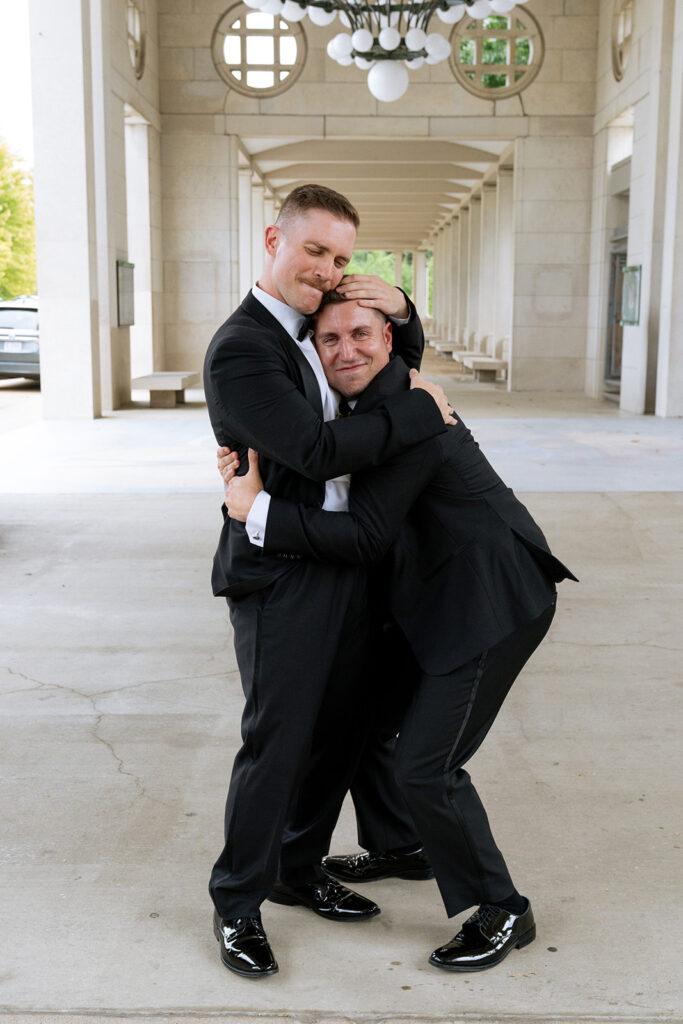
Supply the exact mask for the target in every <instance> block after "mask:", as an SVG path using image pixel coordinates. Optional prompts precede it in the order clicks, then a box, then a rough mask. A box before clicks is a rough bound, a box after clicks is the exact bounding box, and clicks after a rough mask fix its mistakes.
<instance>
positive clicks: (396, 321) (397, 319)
mask: <svg viewBox="0 0 683 1024" xmlns="http://www.w3.org/2000/svg"><path fill="white" fill-rule="evenodd" d="M389 319H390V320H391V322H392V324H393V325H394V326H395V327H404V326H405V324H409V323H410V315H408V316H404V317H401V316H390V317H389Z"/></svg>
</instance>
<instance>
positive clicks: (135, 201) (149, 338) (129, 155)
mask: <svg viewBox="0 0 683 1024" xmlns="http://www.w3.org/2000/svg"><path fill="white" fill-rule="evenodd" d="M125 130H126V134H125V144H126V224H127V233H128V259H129V261H130V262H131V263H134V264H135V271H134V277H135V323H134V324H133V326H132V327H131V328H130V372H131V377H142V376H143V375H144V374H147V373H152V372H153V370H154V369H155V366H154V338H153V312H152V220H151V208H150V175H149V171H150V166H149V138H148V132H149V124H148V122H147V121H145V119H144V118H142V117H140V116H139V115H134V114H132V113H127V114H126V129H125Z"/></svg>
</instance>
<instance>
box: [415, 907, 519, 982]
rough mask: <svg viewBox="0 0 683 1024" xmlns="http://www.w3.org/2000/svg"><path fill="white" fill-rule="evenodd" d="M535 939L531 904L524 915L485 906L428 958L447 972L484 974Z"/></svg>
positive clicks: (431, 962) (435, 965)
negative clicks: (511, 951) (512, 952)
mask: <svg viewBox="0 0 683 1024" xmlns="http://www.w3.org/2000/svg"><path fill="white" fill-rule="evenodd" d="M535 938H536V925H535V923H534V915H533V911H532V910H531V904H530V903H529V901H528V900H527V908H526V910H525V911H524V913H522V914H510V913H509V912H508V911H507V910H502V909H501V907H494V906H491V905H490V904H488V903H484V904H482V906H481V907H479V909H478V910H475V912H474V913H473V914H472V916H471V917H469V918H468V919H467V921H465V923H464V925H463V926H462V930H461V931H459V932H458V934H457V935H456V936H455V938H454V939H451V941H450V942H447V943H446V945H445V946H440V947H439V948H438V949H435V950H434V952H433V953H432V955H431V956H430V958H429V962H430V964H433V965H434V967H443V968H444V970H446V971H485V970H487V968H489V967H495V966H496V964H499V963H500V962H501V960H504V959H505V957H506V956H507V955H508V953H509V952H510V950H511V949H521V948H522V946H527V945H528V944H529V943H530V942H533V941H534V939H535Z"/></svg>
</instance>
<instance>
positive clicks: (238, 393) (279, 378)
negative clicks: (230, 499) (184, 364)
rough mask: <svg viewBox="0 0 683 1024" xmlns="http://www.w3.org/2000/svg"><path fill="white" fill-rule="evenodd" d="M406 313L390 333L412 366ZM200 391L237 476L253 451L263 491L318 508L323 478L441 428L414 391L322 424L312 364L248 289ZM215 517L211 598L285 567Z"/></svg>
mask: <svg viewBox="0 0 683 1024" xmlns="http://www.w3.org/2000/svg"><path fill="white" fill-rule="evenodd" d="M410 310H411V319H410V322H409V323H408V324H406V325H405V326H403V327H395V328H394V343H395V344H396V345H397V348H398V351H399V352H402V353H404V354H405V356H406V359H407V361H408V363H409V364H410V365H411V366H415V367H419V364H420V359H421V356H422V350H423V348H424V335H423V333H422V326H421V324H420V321H419V318H418V317H417V314H416V312H415V308H414V306H412V304H411V305H410ZM204 390H205V394H206V401H207V405H208V410H209V416H210V418H211V425H212V427H213V431H214V434H215V435H216V440H217V441H218V443H219V444H220V445H229V446H230V448H232V449H233V450H234V451H236V452H237V453H238V454H239V457H240V463H241V466H240V472H241V473H245V472H246V471H247V469H248V463H247V448H248V447H251V448H255V449H256V450H257V451H258V452H259V455H260V459H259V465H260V467H261V473H262V475H263V480H264V485H265V487H266V489H267V490H268V491H269V492H270V493H271V494H275V495H278V496H279V497H282V498H286V499H289V500H291V501H294V502H303V503H304V504H305V505H312V506H316V505H317V506H318V507H319V506H321V505H322V502H323V500H324V493H325V487H324V481H325V480H330V479H332V478H334V477H336V476H340V475H342V474H343V473H351V472H355V471H356V470H359V469H364V468H366V467H368V466H372V465H376V464H378V463H381V462H384V461H385V460H386V459H389V458H391V457H392V456H394V455H396V454H397V453H398V452H400V451H403V450H404V449H406V448H407V447H408V446H409V445H412V444H414V443H415V442H419V441H422V440H424V439H426V438H428V437H433V436H435V435H437V434H439V433H442V432H444V430H445V427H444V424H443V420H442V417H441V414H440V413H439V411H438V409H437V406H436V404H435V402H434V401H433V399H432V398H431V397H430V396H429V395H428V394H427V393H426V392H424V391H421V390H417V389H416V390H415V391H412V392H410V393H407V392H406V391H405V390H404V389H402V391H401V392H400V393H395V394H390V395H387V396H386V400H384V399H383V400H382V401H380V402H378V403H375V404H374V405H373V407H372V409H371V410H369V411H368V413H367V415H362V416H361V415H358V416H353V417H347V418H346V419H341V420H335V421H332V422H328V423H324V422H323V420H322V405H321V400H320V388H319V386H318V382H317V380H316V377H315V374H314V373H313V370H312V369H311V366H310V364H309V363H308V361H307V359H306V357H305V356H304V354H303V352H302V351H301V349H300V348H299V347H298V345H297V344H296V342H295V341H293V340H292V338H291V337H290V336H289V334H287V332H286V331H285V329H284V328H283V327H282V326H281V324H280V323H278V321H277V320H276V319H275V317H273V316H272V315H271V314H270V313H269V312H268V310H267V309H266V308H265V306H263V305H262V304H261V303H260V302H259V301H258V300H257V299H256V298H254V296H253V295H252V294H251V292H250V293H249V294H248V295H247V297H246V298H245V300H244V301H243V302H242V304H241V305H240V306H239V307H238V309H237V310H236V311H235V312H234V313H233V314H232V316H231V317H229V318H228V320H226V322H225V323H224V324H223V325H222V326H221V327H219V329H218V331H217V332H216V334H215V335H214V337H213V339H212V340H211V343H210V345H209V348H208V350H207V353H206V358H205V361H204ZM223 511H224V524H223V530H222V532H221V536H220V540H219V544H218V550H217V551H216V555H215V557H214V563H213V572H212V577H211V582H212V586H213V592H214V594H216V595H226V596H233V597H237V596H239V595H240V594H245V593H249V592H250V591H253V590H257V589H259V588H261V587H264V586H267V585H268V584H269V583H271V582H272V581H273V580H274V579H276V578H277V577H278V576H280V575H282V574H283V573H284V572H286V571H287V570H288V569H290V568H291V566H292V563H291V561H287V560H286V559H285V558H284V557H283V553H282V552H280V551H278V550H273V549H270V551H265V550H264V549H262V548H258V547H256V546H255V545H253V544H251V543H250V541H249V538H248V537H247V534H246V530H245V527H244V524H242V523H238V522H235V521H233V520H231V519H228V518H227V517H225V510H224V509H223Z"/></svg>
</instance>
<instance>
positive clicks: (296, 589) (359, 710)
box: [204, 185, 452, 977]
mask: <svg viewBox="0 0 683 1024" xmlns="http://www.w3.org/2000/svg"><path fill="white" fill-rule="evenodd" d="M357 222H358V215H357V213H356V212H355V210H354V209H353V207H352V206H351V204H350V203H348V200H346V199H345V198H344V197H343V196H340V195H339V194H338V193H334V192H333V191H332V190H330V189H326V188H325V187H323V186H313V185H307V186H303V187H302V188H299V189H296V190H294V193H292V195H290V196H289V197H288V199H287V200H286V201H285V203H284V204H283V211H282V213H281V215H280V217H279V218H278V221H277V223H276V224H275V225H270V226H268V227H267V228H266V231H265V248H266V254H265V264H264V270H263V274H262V275H261V277H260V279H259V282H258V284H256V285H254V287H253V288H252V290H251V292H250V293H249V295H247V297H246V298H245V299H244V301H243V302H242V304H241V306H240V307H239V309H237V310H236V311H235V312H234V313H233V314H232V316H231V317H230V318H229V319H228V320H227V321H226V322H225V323H224V324H223V325H222V326H221V327H220V328H219V329H218V331H217V332H216V334H215V336H214V338H213V340H212V341H211V344H210V345H209V348H208V351H207V354H206V359H205V367H204V386H205V392H206V399H207V405H208V410H209V415H210V417H211V423H212V426H213V429H214V433H215V435H216V439H217V440H218V443H219V444H220V445H227V446H229V447H230V448H231V449H233V450H234V451H235V452H236V454H237V455H238V456H242V458H243V461H244V467H245V469H246V457H245V456H246V450H247V447H249V446H251V447H255V448H258V449H259V451H260V452H261V453H262V455H263V459H262V471H263V475H264V480H265V481H266V482H267V486H268V489H269V491H270V492H271V493H273V494H277V495H279V496H280V497H283V498H289V499H291V500H294V501H302V502H304V503H307V504H318V505H319V506H322V507H323V508H326V509H328V510H342V509H343V508H345V507H346V499H347V495H348V482H349V477H348V474H349V473H351V472H353V471H355V470H358V469H361V468H363V467H365V466H368V465H371V464H373V463H375V462H379V461H383V460H385V459H387V458H389V457H391V456H392V455H394V454H397V453H399V452H401V451H403V450H405V449H407V448H408V447H409V446H410V445H412V444H414V443H415V442H417V441H420V440H423V439H425V438H427V437H431V436H434V435H435V434H437V433H439V432H441V431H442V430H443V429H444V423H445V422H452V418H451V416H450V411H449V407H448V403H447V399H446V397H445V395H444V393H443V391H442V390H441V389H438V388H435V386H433V385H429V384H428V383H427V382H424V381H422V380H421V379H420V378H418V379H417V380H416V382H415V384H416V388H415V389H414V390H412V391H411V392H409V393H406V394H403V395H396V396H392V397H391V398H390V399H389V400H388V401H387V402H386V403H383V404H382V405H381V406H379V407H378V408H377V409H375V410H373V411H372V412H371V413H370V414H368V415H367V416H363V417H361V416H358V417H354V418H353V420H351V419H339V420H335V417H336V413H337V397H336V395H335V394H334V393H333V392H332V390H331V389H330V387H329V385H328V384H327V381H326V380H325V376H324V373H323V371H322V366H321V364H320V360H319V358H318V356H317V353H316V352H315V349H314V347H313V344H312V342H311V341H310V339H308V338H307V337H306V331H305V326H306V316H307V315H308V314H311V313H313V312H314V311H315V310H316V309H317V308H318V306H319V305H320V301H321V299H322V297H323V295H324V294H325V293H326V292H327V291H329V290H330V289H331V288H334V287H335V286H337V285H339V284H340V282H341V279H342V275H343V273H344V269H345V267H346V266H347V264H348V262H349V261H350V259H351V255H352V253H353V247H354V242H355V236H356V225H357ZM342 287H343V288H346V289H348V290H349V293H350V294H351V295H352V296H353V297H354V298H357V299H359V300H360V301H362V302H364V303H367V304H371V305H373V306H378V307H379V308H380V309H381V310H382V311H383V313H385V314H387V315H393V316H395V317H398V318H400V319H403V320H405V319H406V317H407V318H408V319H407V322H406V323H405V324H404V326H402V327H400V328H398V329H397V344H398V347H399V348H400V349H401V351H402V352H403V353H404V354H405V355H406V358H407V360H408V362H409V363H410V364H411V365H415V364H416V362H419V356H420V354H421V351H422V347H423V345H424V338H423V336H422V330H421V327H420V324H419V320H418V319H417V316H416V314H415V311H414V308H413V307H412V306H409V304H408V301H407V299H406V297H405V295H404V294H403V292H401V291H400V289H397V288H394V287H392V286H390V285H387V284H385V282H383V281H381V280H379V279H377V278H371V277H369V278H368V277H364V276H360V277H359V276H352V277H351V278H349V279H348V280H347V281H346V282H345V284H344V285H342ZM302 328H303V330H302ZM300 338H301V340H299V339H300ZM261 529H262V526H260V525H259V511H258V509H256V510H255V511H254V515H253V516H252V517H251V520H250V521H249V522H247V523H246V525H245V526H243V525H242V524H236V523H234V522H232V521H230V520H229V519H226V521H225V523H224V526H223V531H222V533H221V538H220V542H219V545H218V550H217V552H216V556H215V558H214V566H213V574H212V584H213V590H214V593H215V594H216V595H221V596H226V597H227V599H228V605H229V608H230V618H231V621H232V624H233V628H234V631H235V649H236V654H237V661H238V666H239V670H240V675H241V679H242V686H243V689H244V693H245V698H246V706H245V710H244V715H243V718H242V739H243V744H242V747H241V749H240V751H239V752H238V754H237V756H236V758H235V762H234V766H233V771H232V777H231V781H230V788H229V792H228V798H227V803H226V815H225V836H226V842H225V847H224V849H223V852H222V853H221V855H220V857H219V858H218V861H217V862H216V864H215V866H214V869H213V872H212V876H211V882H210V892H211V896H212V899H213V901H214V905H215V908H216V912H215V917H214V930H215V934H216V937H217V938H218V939H219V941H220V942H221V959H222V961H223V963H224V965H225V966H226V967H228V968H229V969H230V970H232V971H234V972H235V973H238V974H241V975H243V976H247V977H263V976H264V975H268V974H273V973H274V972H275V971H276V970H277V963H276V961H275V958H274V956H273V953H272V950H271V949H270V946H269V944H268V941H267V939H266V936H265V932H264V931H263V927H262V924H261V918H260V906H261V904H262V902H263V901H264V900H265V899H266V898H267V897H270V898H271V899H273V900H274V901H275V902H278V903H286V904H290V905H299V906H304V907H307V908H309V909H311V910H313V911H314V912H315V913H317V914H319V915H320V916H322V917H325V918H326V919H328V920H333V921H339V920H360V919H366V918H369V917H372V916H374V915H375V914H377V913H378V912H379V908H378V907H376V905H375V904H374V903H372V902H371V901H370V900H367V899H365V898H364V897H362V896H359V895H358V894H355V893H352V892H351V891H350V890H348V889H346V888H344V887H343V886H341V885H339V884H338V883H337V882H334V881H333V880H332V879H331V878H330V877H329V876H328V875H326V874H325V873H324V872H323V870H322V868H321V865H320V862H321V858H322V855H323V854H324V853H326V852H327V845H328V843H329V837H330V835H331V831H332V828H333V827H334V822H335V820H336V816H337V813H338V809H339V806H340V804H341V800H342V799H343V795H344V793H345V791H346V789H347V788H348V784H349V772H350V771H351V770H352V765H353V743H354V737H355V736H356V735H360V733H361V732H362V730H360V729H356V728H355V723H354V718H355V717H356V716H358V715H360V716H362V715H363V707H364V692H365V691H364V687H365V680H364V678H363V674H362V673H363V667H364V665H365V653H366V643H367V622H368V616H367V601H368V598H367V579H366V572H365V570H364V569H363V568H362V567H356V566H341V567H340V566H323V565H320V564H317V563H310V562H306V561H303V560H300V559H296V558H291V557H289V556H286V555H285V554H284V553H280V552H274V553H268V554H267V553H265V552H264V551H263V550H262V547H260V546H259V538H260V530H261ZM311 766H313V767H314V769H315V771H314V773H313V775H312V774H311ZM307 772H308V775H306V773H307ZM316 775H317V779H318V780H320V779H324V782H325V793H326V800H325V801H324V802H323V803H322V804H321V802H320V799H319V797H320V794H319V789H317V788H314V789H309V788H307V787H306V786H305V785H302V782H303V780H304V777H305V776H306V777H308V778H309V779H310V778H315V777H316ZM297 818H298V819H301V820H305V821H307V822H308V823H309V824H308V827H307V828H306V829H304V830H302V831H301V832H300V833H299V834H289V835H287V837H286V841H285V843H284V845H283V829H284V827H285V823H286V822H287V820H288V819H289V820H291V819H297ZM278 876H279V882H278V884H277V885H276V884H275V883H276V879H277V878H278Z"/></svg>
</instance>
